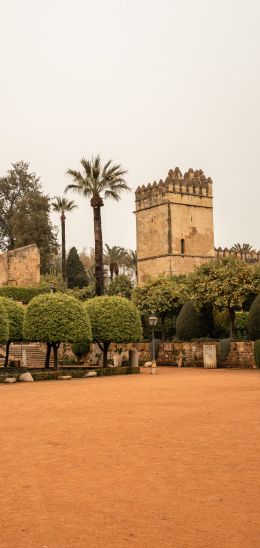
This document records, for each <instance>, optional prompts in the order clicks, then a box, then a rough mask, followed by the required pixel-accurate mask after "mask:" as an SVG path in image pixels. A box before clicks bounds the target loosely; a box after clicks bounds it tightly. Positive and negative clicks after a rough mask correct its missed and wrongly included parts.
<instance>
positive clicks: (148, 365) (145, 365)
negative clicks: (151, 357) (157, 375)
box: [144, 362, 152, 367]
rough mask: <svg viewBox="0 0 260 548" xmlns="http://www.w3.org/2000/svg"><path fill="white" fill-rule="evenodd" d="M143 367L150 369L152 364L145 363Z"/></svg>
mask: <svg viewBox="0 0 260 548" xmlns="http://www.w3.org/2000/svg"><path fill="white" fill-rule="evenodd" d="M144 367H152V362H145V363H144Z"/></svg>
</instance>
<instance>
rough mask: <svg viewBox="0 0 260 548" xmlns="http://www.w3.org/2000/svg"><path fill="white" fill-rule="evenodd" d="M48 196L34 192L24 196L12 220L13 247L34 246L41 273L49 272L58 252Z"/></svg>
mask: <svg viewBox="0 0 260 548" xmlns="http://www.w3.org/2000/svg"><path fill="white" fill-rule="evenodd" d="M50 209H51V203H50V200H49V198H48V196H44V194H42V192H40V191H38V190H34V191H32V192H29V193H28V194H26V196H24V197H23V198H22V199H21V200H20V202H19V207H17V210H16V212H15V213H14V215H13V218H12V230H13V234H15V247H22V246H24V245H29V244H32V243H34V244H36V245H37V246H38V248H39V250H40V256H41V273H42V274H45V273H47V272H49V270H50V268H51V264H52V257H53V255H54V254H55V253H57V250H58V243H57V230H55V229H54V227H53V226H52V223H51V222H50V217H49V215H50Z"/></svg>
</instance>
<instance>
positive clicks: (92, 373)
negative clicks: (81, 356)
mask: <svg viewBox="0 0 260 548" xmlns="http://www.w3.org/2000/svg"><path fill="white" fill-rule="evenodd" d="M96 376H97V372H96V371H88V372H87V373H86V375H84V377H85V378H86V377H96Z"/></svg>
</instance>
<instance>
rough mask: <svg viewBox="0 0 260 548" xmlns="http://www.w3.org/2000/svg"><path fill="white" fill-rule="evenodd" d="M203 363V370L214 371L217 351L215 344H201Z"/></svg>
mask: <svg viewBox="0 0 260 548" xmlns="http://www.w3.org/2000/svg"><path fill="white" fill-rule="evenodd" d="M203 362H204V368H205V369H216V367H217V351H216V345H215V344H203Z"/></svg>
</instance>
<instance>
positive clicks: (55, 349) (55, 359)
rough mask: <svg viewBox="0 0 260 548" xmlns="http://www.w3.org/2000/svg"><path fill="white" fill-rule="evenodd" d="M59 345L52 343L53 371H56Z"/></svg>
mask: <svg viewBox="0 0 260 548" xmlns="http://www.w3.org/2000/svg"><path fill="white" fill-rule="evenodd" d="M59 346H60V343H53V344H52V347H53V355H54V369H58V348H59Z"/></svg>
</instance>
